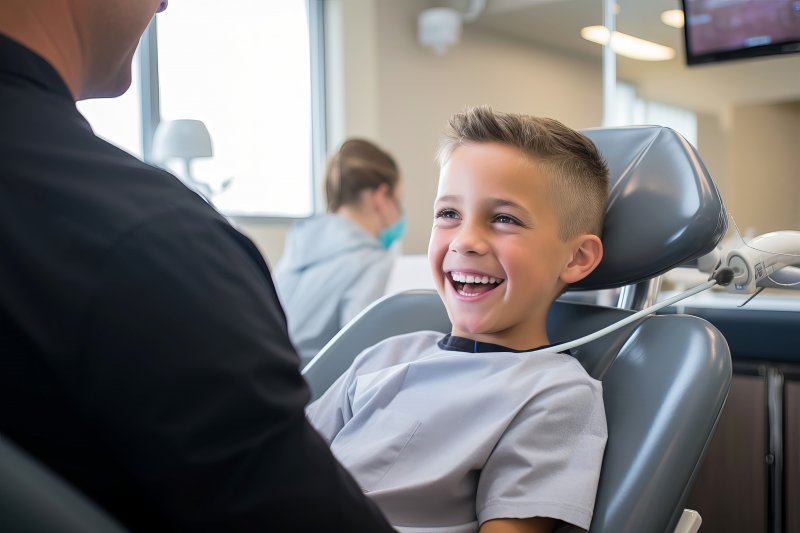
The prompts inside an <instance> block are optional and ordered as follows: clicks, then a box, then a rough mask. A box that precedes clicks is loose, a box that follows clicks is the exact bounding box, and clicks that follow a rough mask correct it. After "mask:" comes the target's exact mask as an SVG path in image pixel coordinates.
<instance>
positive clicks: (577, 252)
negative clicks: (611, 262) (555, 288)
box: [560, 234, 603, 285]
mask: <svg viewBox="0 0 800 533" xmlns="http://www.w3.org/2000/svg"><path fill="white" fill-rule="evenodd" d="M602 258H603V242H602V241H601V240H600V237H598V236H597V235H589V234H586V235H581V236H580V237H576V239H575V247H574V249H573V252H572V258H571V259H570V261H569V263H567V264H566V265H565V266H564V269H563V270H562V271H561V276H560V278H561V281H563V282H564V283H566V284H567V285H570V284H572V283H576V282H578V281H580V280H582V279H583V278H585V277H586V276H588V275H589V274H591V273H592V271H593V270H594V269H595V268H597V265H599V264H600V260H601V259H602Z"/></svg>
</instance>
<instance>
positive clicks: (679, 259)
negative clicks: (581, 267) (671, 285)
mask: <svg viewBox="0 0 800 533" xmlns="http://www.w3.org/2000/svg"><path fill="white" fill-rule="evenodd" d="M582 133H583V134H584V135H586V136H587V137H589V138H590V139H591V140H592V141H593V142H594V143H595V144H596V145H597V147H598V148H599V150H600V152H601V153H602V154H603V156H604V157H605V158H606V161H607V162H608V168H609V173H610V174H609V197H608V211H607V212H606V218H605V226H604V229H603V247H604V255H603V261H602V262H601V263H600V265H599V266H598V267H597V269H596V270H595V271H594V272H592V274H591V275H589V276H588V277H587V278H585V279H584V280H582V281H581V282H579V283H576V284H575V285H572V286H571V287H570V288H571V289H585V290H590V289H610V288H614V287H621V286H623V285H629V284H631V283H638V282H640V281H645V280H647V279H650V278H653V277H655V276H658V275H660V274H663V273H664V272H666V271H668V270H671V269H672V268H674V267H676V266H678V265H681V264H683V263H686V262H688V261H692V260H694V259H696V258H697V257H700V256H702V255H705V254H707V253H708V252H710V251H711V250H712V249H713V248H714V246H715V245H716V244H717V243H718V242H719V241H720V240H721V239H722V237H723V236H724V235H725V231H726V230H727V227H728V220H727V215H726V213H725V208H724V207H723V205H722V199H721V198H720V195H719V191H718V190H717V188H716V186H715V185H714V182H713V181H712V180H711V177H710V176H709V174H708V171H706V168H705V166H704V165H703V162H702V161H701V160H700V157H699V156H698V154H697V151H696V150H695V148H694V147H693V146H692V145H691V144H690V143H689V142H688V141H686V139H684V138H683V137H682V136H681V135H680V134H678V133H676V132H675V131H674V130H671V129H669V128H664V127H660V126H629V127H620V128H599V129H589V130H584V131H582Z"/></svg>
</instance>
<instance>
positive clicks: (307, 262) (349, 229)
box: [274, 214, 393, 365]
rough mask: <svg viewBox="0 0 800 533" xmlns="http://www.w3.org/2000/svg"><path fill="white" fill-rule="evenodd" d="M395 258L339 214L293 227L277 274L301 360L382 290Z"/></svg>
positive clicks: (291, 334)
mask: <svg viewBox="0 0 800 533" xmlns="http://www.w3.org/2000/svg"><path fill="white" fill-rule="evenodd" d="M392 263H393V261H392V255H391V254H390V253H389V252H388V251H387V250H385V249H384V248H383V247H382V246H381V244H380V242H379V241H378V239H376V238H375V237H374V236H372V235H370V234H369V233H367V232H366V231H365V230H364V229H362V228H361V227H360V226H358V225H357V224H354V223H353V222H350V221H349V220H347V219H344V218H342V217H340V216H338V215H332V214H328V215H321V216H318V217H314V218H311V219H308V220H303V221H300V222H298V223H297V224H295V225H294V226H293V227H292V229H291V230H290V232H289V235H288V236H287V238H286V247H285V249H284V253H283V257H282V258H281V260H280V261H279V262H278V265H277V267H276V269H275V274H274V278H275V285H276V287H277V289H278V296H279V297H280V300H281V303H282V304H283V308H284V309H285V310H286V318H287V320H288V323H289V336H290V337H291V339H292V342H293V343H294V345H295V348H297V351H298V352H299V353H300V358H301V359H302V363H303V365H305V364H306V363H307V362H308V361H310V360H311V359H312V358H313V357H314V356H315V355H316V354H317V352H319V350H320V349H321V348H322V347H323V346H325V344H326V343H327V342H328V341H329V340H330V339H331V338H332V337H333V336H334V335H335V334H336V333H337V332H338V331H339V330H340V329H341V328H342V326H344V325H345V324H347V322H349V321H350V320H351V319H352V318H353V317H355V316H356V315H357V314H358V313H359V312H361V311H362V310H363V309H364V308H365V307H366V306H367V305H369V304H370V303H372V302H373V301H374V300H376V299H378V298H380V297H381V296H382V295H383V292H384V290H385V289H386V282H387V281H388V279H389V274H390V272H391V269H392Z"/></svg>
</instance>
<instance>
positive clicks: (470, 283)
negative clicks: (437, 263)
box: [445, 270, 505, 298]
mask: <svg viewBox="0 0 800 533" xmlns="http://www.w3.org/2000/svg"><path fill="white" fill-rule="evenodd" d="M445 277H447V279H448V280H449V281H450V284H451V285H452V286H453V288H454V289H455V291H456V293H458V294H459V295H460V296H464V297H466V298H474V297H476V296H482V295H484V294H486V293H488V292H490V291H492V290H494V289H496V288H497V287H498V286H499V285H500V284H501V283H503V282H504V281H505V280H504V279H501V278H496V277H494V276H489V275H486V274H481V273H478V272H462V271H460V270H452V271H450V272H447V273H446V275H445Z"/></svg>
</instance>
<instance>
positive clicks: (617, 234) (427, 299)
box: [304, 126, 732, 533]
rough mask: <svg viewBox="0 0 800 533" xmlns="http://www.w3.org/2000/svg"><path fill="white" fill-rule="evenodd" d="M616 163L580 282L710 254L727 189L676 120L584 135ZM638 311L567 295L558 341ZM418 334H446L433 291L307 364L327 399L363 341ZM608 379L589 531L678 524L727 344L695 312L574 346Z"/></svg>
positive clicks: (618, 281) (391, 306) (357, 324)
mask: <svg viewBox="0 0 800 533" xmlns="http://www.w3.org/2000/svg"><path fill="white" fill-rule="evenodd" d="M584 133H585V134H587V136H589V137H590V138H591V139H592V140H593V141H594V142H595V144H597V146H598V148H599V149H600V151H601V153H602V154H603V155H604V156H605V157H606V160H607V161H608V163H609V169H610V174H611V175H610V191H609V207H608V211H607V213H606V223H605V229H604V234H603V243H604V248H605V254H604V259H603V262H602V263H601V264H600V266H599V267H598V269H597V270H596V271H595V272H594V273H592V275H591V276H589V277H588V278H587V279H586V280H584V281H583V282H582V283H580V284H578V285H577V286H576V287H575V288H576V289H607V288H613V287H619V286H623V285H628V284H634V283H640V282H643V281H646V280H648V279H650V278H652V277H654V276H658V275H660V274H662V273H664V272H666V271H667V270H670V269H671V268H673V267H675V266H678V265H680V264H683V263H685V262H687V261H691V260H693V259H695V258H697V257H699V256H701V255H704V254H706V253H708V252H709V251H710V250H712V249H713V248H714V246H716V244H717V243H718V242H719V240H720V239H721V238H722V236H723V235H724V233H725V230H726V229H727V217H726V215H725V210H724V208H723V206H722V201H721V199H720V195H719V192H718V191H717V189H716V187H715V186H714V183H713V181H712V180H711V179H710V177H709V175H708V172H707V171H706V169H705V167H704V166H703V164H702V161H700V158H699V157H698V155H697V152H696V150H695V149H694V148H693V147H692V146H691V145H690V144H689V143H688V142H686V141H685V140H684V139H683V138H682V137H681V136H680V135H678V134H677V133H675V132H674V131H672V130H670V129H668V128H661V127H654V126H647V127H628V128H608V129H596V130H588V131H585V132H584ZM630 313H631V312H630V311H626V310H621V309H614V308H606V307H599V306H595V305H590V304H585V303H576V302H563V301H557V302H555V304H554V305H553V306H552V308H551V311H550V314H549V316H548V333H549V337H550V340H551V341H553V342H563V341H568V340H572V339H575V338H578V337H581V336H583V335H585V334H588V333H591V332H594V331H597V330H599V329H601V328H602V327H604V326H606V325H608V324H611V323H613V322H617V321H619V320H620V319H622V318H624V317H627V316H629V314H630ZM417 330H438V331H441V332H448V331H449V330H450V323H449V321H448V319H447V314H446V312H445V310H444V306H443V305H442V303H441V301H440V300H439V298H438V296H437V295H436V293H435V292H433V291H409V292H406V293H400V294H397V295H392V296H388V297H386V298H384V299H382V300H380V301H378V302H376V303H374V304H373V305H372V306H371V307H370V308H368V309H366V310H365V311H364V312H362V313H361V315H359V316H358V317H356V319H354V320H353V321H352V322H351V323H350V324H348V326H346V327H345V328H344V329H343V330H342V331H341V332H340V333H339V334H338V335H337V336H336V337H334V338H333V339H332V340H331V342H330V343H329V344H328V345H327V346H326V347H325V348H324V349H323V350H322V351H321V352H320V354H318V355H317V357H316V358H314V359H313V360H312V361H311V362H310V363H309V364H308V366H306V368H305V369H304V375H305V377H306V380H307V381H308V382H309V384H310V386H311V389H312V392H313V395H314V397H315V398H316V397H318V396H319V395H320V394H321V393H322V392H324V391H325V390H326V389H327V388H328V386H330V384H331V383H332V382H333V381H334V380H335V379H336V378H337V377H338V376H339V375H340V374H341V373H342V372H343V371H344V370H345V369H346V368H347V367H348V366H349V365H350V363H351V362H352V360H353V359H354V358H355V356H356V355H357V354H358V353H360V352H361V351H362V350H363V349H364V348H366V347H368V346H371V345H373V344H375V343H376V342H379V341H380V340H383V339H385V338H386V337H389V336H392V335H398V334H402V333H407V332H411V331H417ZM573 354H574V355H575V357H576V358H577V359H578V360H580V361H581V363H582V364H583V365H584V367H585V368H586V369H587V371H588V372H589V373H590V374H591V375H592V376H593V377H595V378H597V379H601V380H602V381H603V394H604V401H605V407H606V418H607V420H608V429H609V440H608V444H607V447H606V452H605V456H604V459H603V469H602V474H601V479H600V486H599V489H598V494H597V503H596V506H595V513H594V518H593V521H592V526H591V531H592V532H595V533H612V532H613V533H634V532H637V533H638V532H642V531H647V532H661V531H663V532H668V531H672V530H673V529H674V528H675V525H676V524H677V522H678V520H679V518H680V514H681V512H682V509H683V505H684V503H685V500H686V497H687V496H688V492H689V490H690V488H691V485H692V482H693V479H694V476H695V473H696V471H697V467H698V466H699V464H700V462H701V461H702V459H703V456H704V453H705V450H706V448H707V447H708V444H709V442H710V440H711V437H712V436H713V432H714V429H715V427H716V423H717V420H718V419H719V415H720V413H721V411H722V407H723V405H724V402H725V398H726V397H727V393H728V390H729V387H730V381H731V375H732V370H731V367H732V365H731V361H730V353H729V351H728V346H727V343H726V342H725V340H724V338H723V337H722V335H721V334H720V333H719V332H718V331H717V330H716V329H715V328H714V327H713V326H711V325H710V324H709V323H707V322H705V321H704V320H702V319H700V318H697V317H690V316H650V317H648V318H645V319H643V320H641V321H639V322H638V323H634V324H631V325H628V326H627V327H625V328H622V329H620V330H617V331H615V332H614V333H612V334H610V335H607V336H606V337H603V338H601V339H598V340H596V341H593V342H592V343H589V344H586V345H583V346H580V347H578V348H576V349H575V350H573Z"/></svg>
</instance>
